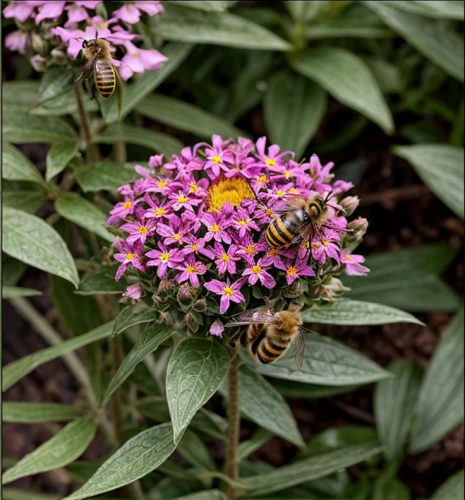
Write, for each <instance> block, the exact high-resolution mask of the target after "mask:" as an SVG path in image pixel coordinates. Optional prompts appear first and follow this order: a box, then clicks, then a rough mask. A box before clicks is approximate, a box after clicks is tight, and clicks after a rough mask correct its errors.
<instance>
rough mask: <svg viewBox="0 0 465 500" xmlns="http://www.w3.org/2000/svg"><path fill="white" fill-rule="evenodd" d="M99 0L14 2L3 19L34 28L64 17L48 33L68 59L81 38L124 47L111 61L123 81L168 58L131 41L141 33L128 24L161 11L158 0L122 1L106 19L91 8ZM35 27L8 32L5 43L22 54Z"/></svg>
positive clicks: (94, 6) (158, 65)
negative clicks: (144, 14)
mask: <svg viewBox="0 0 465 500" xmlns="http://www.w3.org/2000/svg"><path fill="white" fill-rule="evenodd" d="M100 3H102V2H101V0H83V1H75V2H59V1H57V2H50V1H28V0H21V1H14V2H12V3H10V4H9V5H8V6H7V7H5V9H4V10H3V15H4V17H6V18H14V19H16V20H17V21H19V22H20V23H27V22H28V21H30V20H31V21H33V22H34V24H35V26H36V27H37V29H39V28H40V25H41V23H43V22H57V21H58V20H59V19H60V17H61V16H64V19H63V23H64V24H63V26H64V27H61V26H56V27H52V28H51V30H50V33H51V34H52V35H55V36H57V37H59V38H61V41H62V42H63V43H64V44H65V45H66V50H67V53H68V56H69V58H70V59H75V58H76V57H77V56H78V54H79V52H80V50H81V45H82V39H85V40H89V39H93V38H96V35H97V33H98V38H105V39H107V40H108V41H109V42H111V43H112V44H113V45H115V46H119V47H121V48H122V49H124V50H125V52H126V54H125V55H124V56H123V58H122V60H121V61H117V60H114V63H115V65H117V66H118V67H119V72H120V74H121V77H122V78H123V79H125V80H127V79H128V78H130V77H131V76H132V75H133V74H134V73H143V72H144V71H145V70H154V69H158V68H159V67H160V66H161V65H162V64H163V63H164V62H165V61H166V60H167V58H166V57H165V56H164V55H162V54H160V52H158V51H157V50H153V49H150V50H146V49H140V48H138V47H136V46H135V45H134V43H133V42H132V40H135V39H140V38H142V37H141V36H139V35H137V34H135V33H132V31H131V29H132V28H131V27H132V25H134V24H136V23H137V22H138V21H139V20H140V17H141V15H142V13H146V14H148V15H149V16H155V15H158V14H163V12H164V9H163V6H162V5H161V2H159V1H140V2H121V7H119V8H118V9H117V10H115V11H113V13H112V16H111V18H110V19H108V20H104V19H103V18H102V17H101V16H97V15H95V12H94V9H95V8H96V7H97V6H98V4H100ZM33 30H34V27H32V28H29V29H27V28H26V27H24V29H20V30H17V31H14V32H12V33H9V34H8V35H7V36H6V37H5V46H6V47H7V48H9V49H10V50H14V51H17V52H20V53H22V54H24V53H25V52H26V50H27V48H28V46H30V45H31V40H30V36H31V31H33Z"/></svg>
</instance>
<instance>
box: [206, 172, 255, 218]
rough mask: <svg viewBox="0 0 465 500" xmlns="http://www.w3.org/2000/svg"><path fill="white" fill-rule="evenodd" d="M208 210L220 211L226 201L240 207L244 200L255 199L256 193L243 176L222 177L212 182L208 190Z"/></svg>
mask: <svg viewBox="0 0 465 500" xmlns="http://www.w3.org/2000/svg"><path fill="white" fill-rule="evenodd" d="M208 194H209V200H208V211H209V212H220V211H221V207H222V206H223V205H224V204H225V203H229V204H231V205H232V206H233V207H239V206H240V205H241V203H242V202H243V201H244V200H253V199H254V198H255V194H254V192H253V191H252V188H251V187H250V185H249V183H248V182H247V180H246V179H245V178H244V177H242V176H237V177H233V178H231V179H222V180H220V181H218V182H216V183H214V184H212V185H211V186H210V188H209V190H208Z"/></svg>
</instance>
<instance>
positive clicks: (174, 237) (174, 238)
mask: <svg viewBox="0 0 465 500" xmlns="http://www.w3.org/2000/svg"><path fill="white" fill-rule="evenodd" d="M180 239H181V235H180V234H179V233H176V234H173V240H176V241H178V240H180Z"/></svg>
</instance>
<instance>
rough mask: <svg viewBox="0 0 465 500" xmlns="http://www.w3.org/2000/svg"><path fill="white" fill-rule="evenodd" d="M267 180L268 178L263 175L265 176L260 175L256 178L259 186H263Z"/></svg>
mask: <svg viewBox="0 0 465 500" xmlns="http://www.w3.org/2000/svg"><path fill="white" fill-rule="evenodd" d="M267 180H268V177H267V176H266V175H265V174H262V175H260V176H259V177H257V181H258V182H259V183H260V184H265V182H266V181H267Z"/></svg>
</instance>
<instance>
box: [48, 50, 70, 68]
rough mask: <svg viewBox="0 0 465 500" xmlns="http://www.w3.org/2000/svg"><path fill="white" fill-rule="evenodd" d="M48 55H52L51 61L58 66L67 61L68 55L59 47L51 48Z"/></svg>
mask: <svg viewBox="0 0 465 500" xmlns="http://www.w3.org/2000/svg"><path fill="white" fill-rule="evenodd" d="M50 55H51V56H52V62H53V63H54V64H57V65H58V66H64V65H65V64H67V62H68V56H67V55H66V53H65V52H63V51H62V50H60V49H53V50H52V51H51V52H50Z"/></svg>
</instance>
